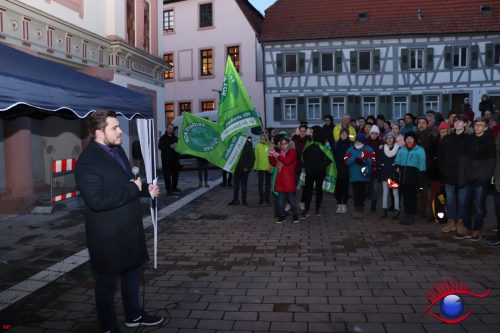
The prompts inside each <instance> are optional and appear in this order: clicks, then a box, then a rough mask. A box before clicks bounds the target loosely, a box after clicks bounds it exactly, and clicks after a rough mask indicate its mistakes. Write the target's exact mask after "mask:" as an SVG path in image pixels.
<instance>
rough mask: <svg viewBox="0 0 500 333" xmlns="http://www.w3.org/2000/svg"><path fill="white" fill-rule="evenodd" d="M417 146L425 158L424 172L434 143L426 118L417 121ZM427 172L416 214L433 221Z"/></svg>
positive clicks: (429, 164)
mask: <svg viewBox="0 0 500 333" xmlns="http://www.w3.org/2000/svg"><path fill="white" fill-rule="evenodd" d="M416 133H417V137H418V138H417V144H418V145H419V146H420V147H422V148H423V149H424V151H425V156H426V162H425V163H426V170H427V171H428V170H429V169H430V166H431V163H432V159H433V156H432V151H431V149H432V144H433V142H434V139H435V137H434V135H433V134H432V132H431V129H430V128H429V121H428V120H427V118H426V117H419V118H418V119H417V132H416ZM427 171H426V172H425V179H424V181H423V184H422V185H423V187H422V188H423V190H422V191H421V192H420V196H419V198H418V212H419V214H420V217H421V218H422V219H428V220H429V221H433V220H434V217H433V214H432V207H431V205H430V200H429V187H430V182H429V180H428V174H427Z"/></svg>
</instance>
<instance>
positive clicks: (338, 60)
mask: <svg viewBox="0 0 500 333" xmlns="http://www.w3.org/2000/svg"><path fill="white" fill-rule="evenodd" d="M335 73H342V51H335Z"/></svg>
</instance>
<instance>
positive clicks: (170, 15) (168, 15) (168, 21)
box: [163, 9, 174, 32]
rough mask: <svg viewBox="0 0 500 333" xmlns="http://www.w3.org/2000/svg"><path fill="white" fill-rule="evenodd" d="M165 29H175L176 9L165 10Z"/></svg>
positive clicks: (166, 30) (168, 30)
mask: <svg viewBox="0 0 500 333" xmlns="http://www.w3.org/2000/svg"><path fill="white" fill-rule="evenodd" d="M163 31H165V32H173V31H174V10H173V9H169V10H164V11H163Z"/></svg>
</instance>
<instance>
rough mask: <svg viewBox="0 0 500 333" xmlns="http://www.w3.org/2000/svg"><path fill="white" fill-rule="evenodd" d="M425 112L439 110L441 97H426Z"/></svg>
mask: <svg viewBox="0 0 500 333" xmlns="http://www.w3.org/2000/svg"><path fill="white" fill-rule="evenodd" d="M424 110H425V111H428V110H434V111H436V110H439V96H438V95H426V96H424Z"/></svg>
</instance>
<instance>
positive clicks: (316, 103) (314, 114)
mask: <svg viewBox="0 0 500 333" xmlns="http://www.w3.org/2000/svg"><path fill="white" fill-rule="evenodd" d="M307 119H321V99H320V98H319V97H309V98H308V99H307Z"/></svg>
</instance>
